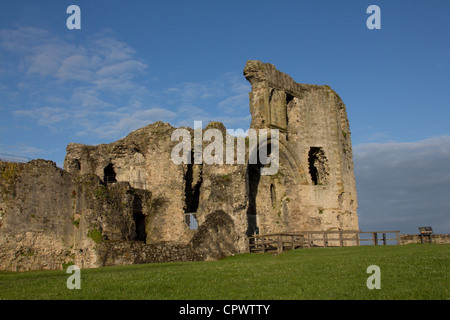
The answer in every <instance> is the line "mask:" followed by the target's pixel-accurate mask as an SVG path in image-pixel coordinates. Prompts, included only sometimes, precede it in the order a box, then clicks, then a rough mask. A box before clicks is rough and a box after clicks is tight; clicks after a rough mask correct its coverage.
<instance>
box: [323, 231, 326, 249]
mask: <svg viewBox="0 0 450 320" xmlns="http://www.w3.org/2000/svg"><path fill="white" fill-rule="evenodd" d="M326 246H327V232H326V231H324V232H323V247H324V248H325V247H326Z"/></svg>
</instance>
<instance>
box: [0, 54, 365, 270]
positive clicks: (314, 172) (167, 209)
mask: <svg viewBox="0 0 450 320" xmlns="http://www.w3.org/2000/svg"><path fill="white" fill-rule="evenodd" d="M244 76H245V77H246V78H247V79H248V80H249V81H250V83H251V85H252V91H251V92H250V94H249V98H250V113H251V115H252V121H251V129H255V130H256V131H257V132H258V133H259V130H260V129H264V130H265V129H278V130H279V132H280V140H279V161H280V163H279V170H278V172H277V173H276V174H273V175H261V169H262V168H263V165H262V164H261V162H258V163H256V164H252V163H249V155H250V154H251V153H252V152H257V151H258V148H260V149H261V148H268V149H270V148H272V147H274V146H275V141H273V139H272V137H269V139H268V141H267V142H266V143H264V144H260V145H259V146H258V148H253V149H252V150H250V148H251V147H252V146H251V143H250V142H249V139H245V155H244V156H245V162H244V163H239V164H237V162H236V158H237V139H236V138H235V137H231V136H230V135H229V134H228V133H227V132H226V129H225V127H224V126H223V124H221V123H219V122H211V123H209V124H208V125H207V126H206V128H205V129H203V130H201V132H200V135H201V137H204V135H205V133H206V132H207V131H206V130H209V129H214V130H215V132H216V133H217V136H215V137H214V142H215V139H216V138H217V139H219V138H221V140H222V141H223V142H224V144H223V146H220V147H222V148H223V150H222V151H223V154H224V155H226V152H227V148H226V144H225V141H233V142H234V146H233V148H232V149H231V150H234V160H235V161H234V162H233V164H229V163H226V161H225V157H224V158H223V164H222V163H214V164H210V163H206V162H205V161H202V162H201V163H193V162H191V163H182V164H175V163H174V162H173V161H172V151H173V150H174V147H175V146H176V145H177V144H178V143H179V141H173V140H172V134H173V133H174V131H175V130H177V129H181V128H174V127H172V126H171V125H169V124H167V123H163V122H161V121H158V122H155V123H153V124H150V125H148V126H146V127H143V128H141V129H138V130H136V131H133V132H131V133H130V134H129V135H128V136H127V137H125V138H123V139H121V140H118V141H116V142H113V143H110V144H101V145H97V146H88V145H82V144H75V143H71V144H69V145H68V146H67V155H66V158H65V161H64V170H62V169H59V168H57V167H56V165H55V164H54V163H53V162H51V161H45V160H36V161H31V162H30V163H27V164H13V163H5V162H0V173H1V180H0V187H1V192H2V198H1V202H0V245H1V246H0V258H1V262H0V269H3V270H31V269H33V270H34V269H55V268H61V267H62V265H64V264H69V263H75V264H77V265H79V266H82V267H98V266H105V265H115V264H130V263H143V262H161V261H192V260H211V259H219V258H221V257H223V256H226V255H230V254H234V253H243V252H248V243H247V236H249V235H252V234H254V233H260V234H262V233H276V232H289V231H308V230H323V231H328V230H358V229H359V228H358V217H357V212H356V210H357V198H356V186H355V179H354V173H353V159H352V149H351V133H350V128H349V123H348V119H347V114H346V109H345V105H344V104H343V102H342V100H341V99H340V97H339V96H338V95H337V94H336V93H335V92H334V91H333V90H331V89H330V88H329V87H328V86H317V85H308V84H299V83H296V82H295V81H294V80H293V79H292V78H291V77H290V76H288V75H287V74H285V73H282V72H280V71H278V70H277V69H276V68H275V67H274V66H273V65H271V64H268V63H262V62H260V61H248V62H247V64H246V66H245V69H244ZM183 129H185V130H187V133H188V135H190V139H191V141H190V142H191V150H187V152H188V153H189V155H188V157H191V158H193V157H194V155H195V152H200V151H201V152H203V153H204V152H205V151H206V150H210V145H209V144H210V143H211V144H212V141H211V140H208V139H206V141H202V142H203V144H202V147H201V149H199V150H196V147H195V146H194V143H193V141H192V140H193V137H194V129H191V128H183ZM197 132H198V131H197ZM209 132H211V131H209ZM202 140H203V139H202ZM219 140H220V139H219ZM220 147H219V148H220ZM216 151H219V150H218V149H214V152H216ZM186 214H195V217H196V219H197V221H198V224H199V228H198V230H191V229H190V227H189V225H188V224H187V223H186V220H185V217H186Z"/></svg>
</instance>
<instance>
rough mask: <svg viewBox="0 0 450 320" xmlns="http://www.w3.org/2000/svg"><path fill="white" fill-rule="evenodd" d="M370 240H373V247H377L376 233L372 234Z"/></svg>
mask: <svg viewBox="0 0 450 320" xmlns="http://www.w3.org/2000/svg"><path fill="white" fill-rule="evenodd" d="M372 240H373V245H374V246H377V245H378V233H376V232H374V233H372Z"/></svg>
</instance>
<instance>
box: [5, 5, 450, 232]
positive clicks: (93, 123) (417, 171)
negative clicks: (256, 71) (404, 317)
mask: <svg viewBox="0 0 450 320" xmlns="http://www.w3.org/2000/svg"><path fill="white" fill-rule="evenodd" d="M71 4H76V5H78V6H79V7H80V9H81V30H69V29H67V27H66V20H67V18H68V17H69V14H67V13H66V9H67V7H68V6H69V5H71ZM372 4H375V5H378V6H379V7H380V9H381V29H380V30H369V29H368V28H367V27H366V20H367V18H368V17H369V14H367V13H366V9H367V7H368V6H369V5H372ZM449 14H450V2H448V1H439V0H434V1H398V0H397V1H364V0H361V1H351V0H340V1H339V0H330V1H324V0H318V1H300V0H296V1H276V2H274V1H264V0H263V1H261V0H259V1H256V0H243V1H242V0H241V1H234V0H228V1H222V2H219V1H211V0H210V1H199V0H192V1H174V0H173V1H137V0H134V1H124V0H110V1H106V0H98V1H95V0H90V1H81V0H71V1H61V0H58V1H56V0H54V1H48V0H46V1H24V0H15V1H12V0H3V1H2V4H1V10H0V115H1V116H0V153H5V154H13V155H20V156H24V157H29V158H43V159H49V160H53V161H55V162H56V163H57V164H58V165H59V166H62V164H63V161H64V156H65V147H66V145H67V144H68V143H70V142H78V143H85V144H99V143H109V142H113V141H115V140H117V139H120V138H122V137H124V136H126V135H127V134H128V133H129V132H130V131H132V130H135V129H138V128H140V127H142V126H145V125H147V124H150V123H153V122H155V121H158V120H162V121H165V122H169V123H170V124H172V125H173V126H181V125H183V126H191V127H192V126H193V124H194V120H202V121H203V122H204V123H207V122H209V121H212V120H214V121H221V122H223V123H224V124H225V125H226V127H227V128H230V129H238V128H242V129H244V130H246V129H247V128H248V126H249V123H250V113H249V107H248V92H249V91H250V85H249V83H248V82H247V81H246V80H245V79H244V77H243V76H242V70H243V68H244V65H245V62H246V61H247V60H251V59H255V60H261V61H263V62H269V63H272V64H274V65H275V66H276V67H277V68H278V69H279V70H281V71H283V72H286V73H288V74H289V75H291V76H292V78H293V79H294V80H295V81H297V82H301V83H311V84H319V85H322V84H327V85H329V86H331V87H332V88H333V89H334V90H335V91H336V92H337V93H338V94H339V95H340V96H341V98H342V99H343V101H344V103H345V104H346V106H347V113H348V116H349V120H350V127H351V131H352V141H353V146H354V157H355V172H356V177H357V184H358V185H357V187H358V198H359V216H360V228H361V229H363V230H374V229H375V228H378V229H397V230H400V231H402V232H403V233H416V232H417V227H418V226H421V225H432V226H433V227H434V229H435V230H436V232H439V233H450V202H449V200H448V194H450V174H449V173H450V165H449V163H450V138H449V136H450V125H449V119H450V108H449V101H450V90H449V85H450V80H449V75H450V42H449V40H448V39H449V38H450V32H449V31H450V26H449V21H448V17H449Z"/></svg>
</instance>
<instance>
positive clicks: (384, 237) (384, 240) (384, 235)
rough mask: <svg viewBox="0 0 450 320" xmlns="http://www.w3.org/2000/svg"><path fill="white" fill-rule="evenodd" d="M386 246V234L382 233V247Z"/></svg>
mask: <svg viewBox="0 0 450 320" xmlns="http://www.w3.org/2000/svg"><path fill="white" fill-rule="evenodd" d="M385 245H386V233H383V246H385Z"/></svg>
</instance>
